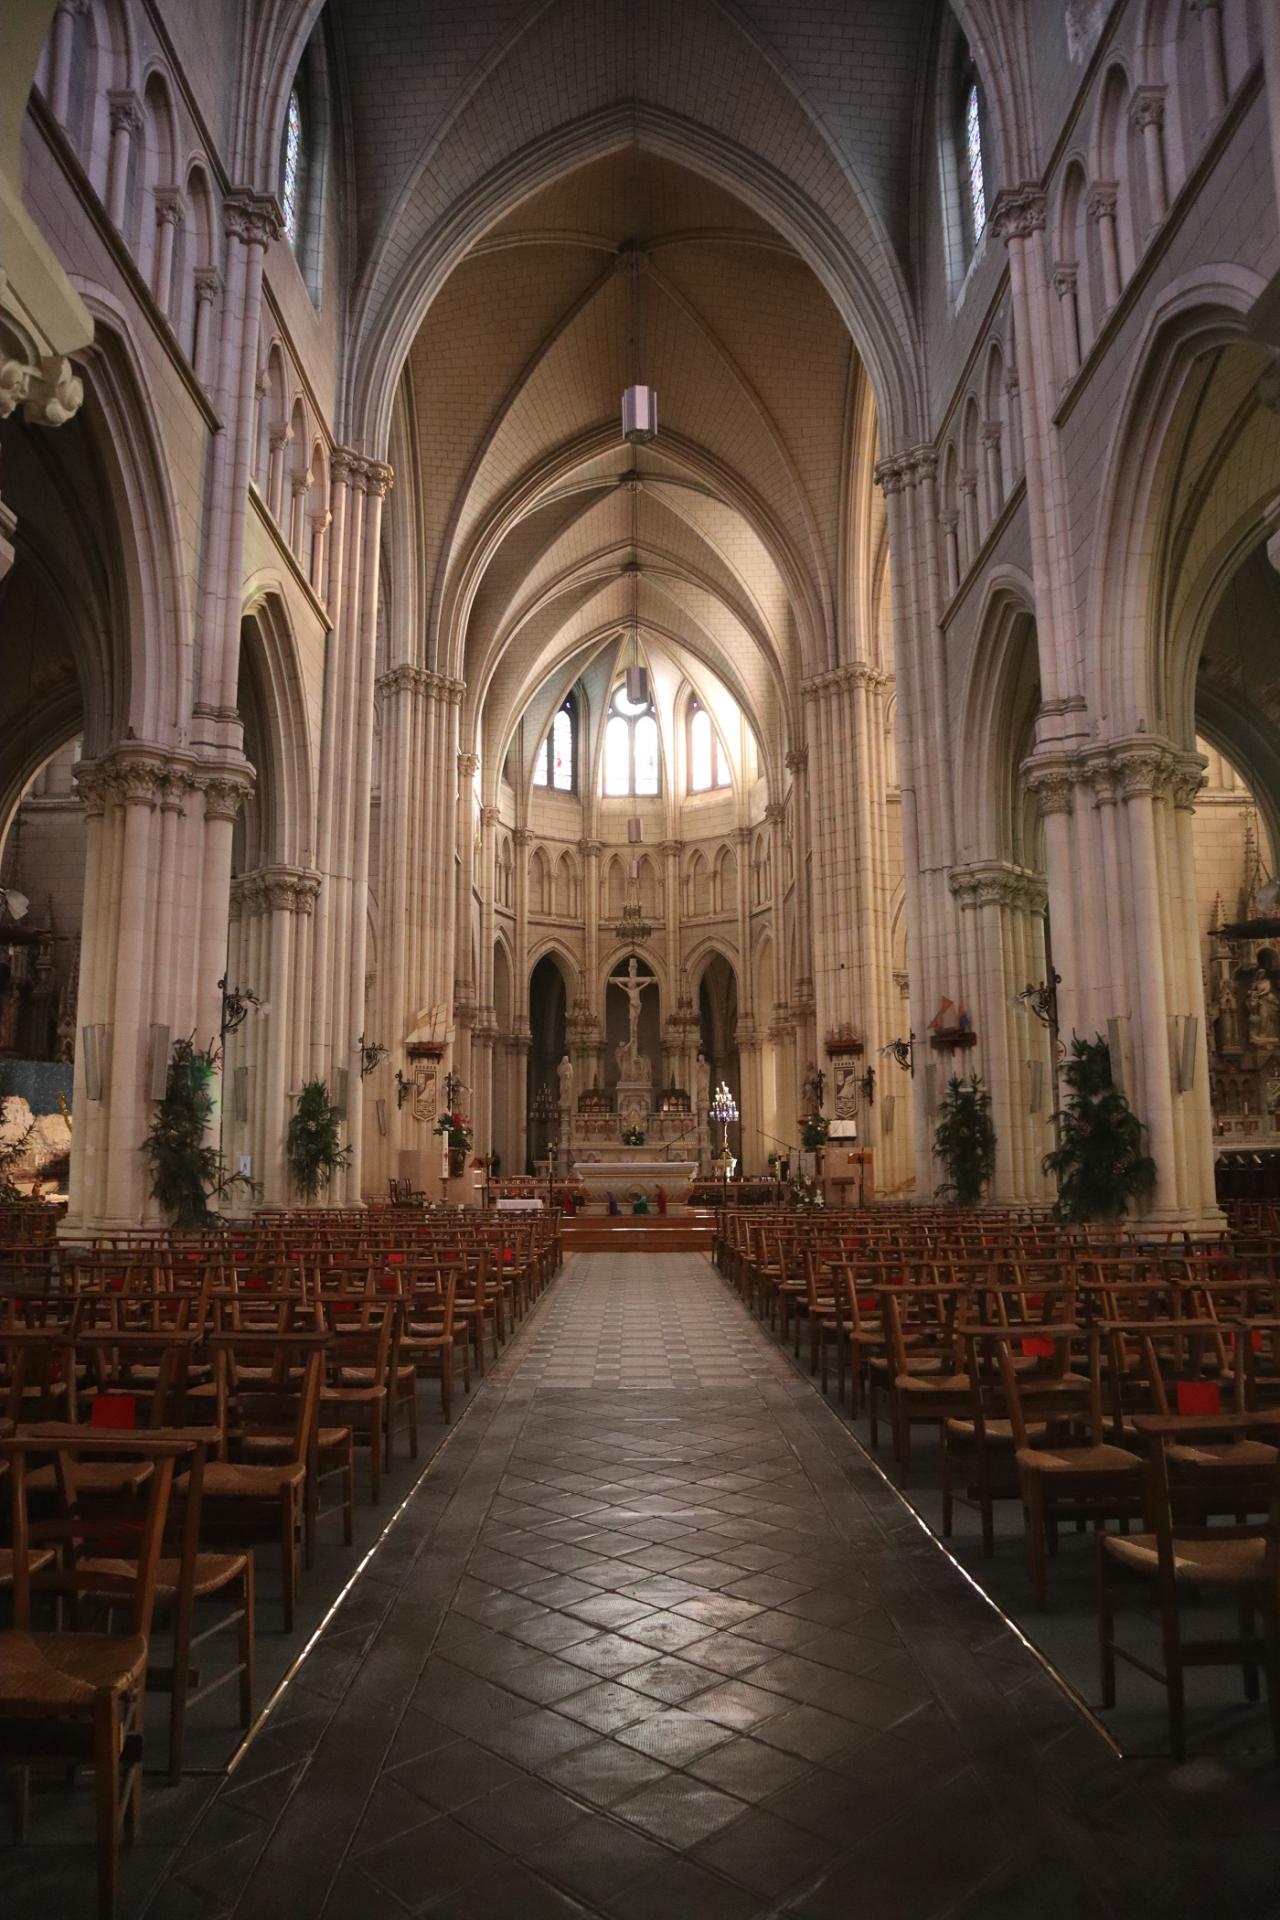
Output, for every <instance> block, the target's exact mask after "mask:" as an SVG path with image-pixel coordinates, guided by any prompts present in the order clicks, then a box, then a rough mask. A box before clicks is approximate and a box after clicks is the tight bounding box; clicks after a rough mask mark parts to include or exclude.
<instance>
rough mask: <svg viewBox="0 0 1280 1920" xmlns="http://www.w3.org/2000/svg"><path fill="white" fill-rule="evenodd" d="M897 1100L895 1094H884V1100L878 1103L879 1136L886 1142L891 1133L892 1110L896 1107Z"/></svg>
mask: <svg viewBox="0 0 1280 1920" xmlns="http://www.w3.org/2000/svg"><path fill="white" fill-rule="evenodd" d="M897 1100H898V1096H897V1094H896V1093H886V1094H885V1096H884V1099H883V1100H882V1101H881V1102H880V1134H881V1138H882V1139H886V1140H887V1139H888V1137H889V1135H890V1134H891V1133H892V1132H893V1109H894V1107H895V1106H896V1105H897Z"/></svg>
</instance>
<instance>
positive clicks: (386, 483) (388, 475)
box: [365, 460, 396, 500]
mask: <svg viewBox="0 0 1280 1920" xmlns="http://www.w3.org/2000/svg"><path fill="white" fill-rule="evenodd" d="M395 478H396V476H395V469H394V468H393V467H389V466H388V465H387V463H386V461H385V460H368V461H366V462H365V491H366V493H371V494H373V495H374V496H375V497H376V498H377V499H379V500H385V499H386V497H387V495H388V494H389V493H390V491H391V489H392V487H393V486H394V485H395Z"/></svg>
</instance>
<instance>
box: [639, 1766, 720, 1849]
mask: <svg viewBox="0 0 1280 1920" xmlns="http://www.w3.org/2000/svg"><path fill="white" fill-rule="evenodd" d="M613 1811H614V1814H615V1815H616V1816H617V1818H618V1819H620V1820H628V1821H630V1822H631V1824H632V1825H633V1826H637V1827H642V1828H643V1829H644V1831H645V1832H646V1833H649V1834H652V1836H653V1837H654V1839H655V1840H661V1841H662V1842H663V1843H664V1844H665V1845H666V1846H669V1847H676V1848H678V1849H680V1850H681V1851H683V1850H685V1849H687V1848H689V1847H694V1846H696V1845H697V1844H698V1842H699V1841H700V1840H705V1839H707V1838H708V1837H709V1836H710V1835H711V1834H713V1833H717V1832H719V1830H720V1828H721V1827H727V1826H728V1825H729V1824H730V1823H731V1822H732V1821H735V1820H737V1819H738V1818H740V1816H741V1815H742V1813H743V1811H744V1809H743V1803H742V1801H741V1800H737V1799H735V1798H734V1797H733V1795H732V1794H728V1793H723V1792H721V1790H720V1789H719V1788H718V1787H712V1786H709V1785H708V1784H707V1782H706V1781H705V1780H695V1779H692V1778H691V1777H690V1776H689V1775H688V1774H685V1773H671V1774H668V1775H667V1777H666V1779H664V1780H655V1781H654V1783H653V1784H652V1786H648V1787H642V1788H641V1789H640V1792H639V1793H633V1794H631V1795H630V1796H629V1797H628V1798H627V1799H625V1800H618V1801H615V1803H614V1807H613Z"/></svg>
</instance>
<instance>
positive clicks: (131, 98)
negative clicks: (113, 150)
mask: <svg viewBox="0 0 1280 1920" xmlns="http://www.w3.org/2000/svg"><path fill="white" fill-rule="evenodd" d="M107 116H108V122H109V125H110V128H111V131H112V133H141V131H142V102H141V100H139V98H138V96H137V94H136V93H135V92H134V91H133V88H132V87H113V88H112V89H111V91H110V92H109V93H108V95H107Z"/></svg>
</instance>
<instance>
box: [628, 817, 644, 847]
mask: <svg viewBox="0 0 1280 1920" xmlns="http://www.w3.org/2000/svg"><path fill="white" fill-rule="evenodd" d="M643 841H644V821H643V820H640V819H636V818H634V817H633V818H632V819H630V820H628V821H627V845H628V846H630V847H638V846H640V845H641V844H642V843H643Z"/></svg>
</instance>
